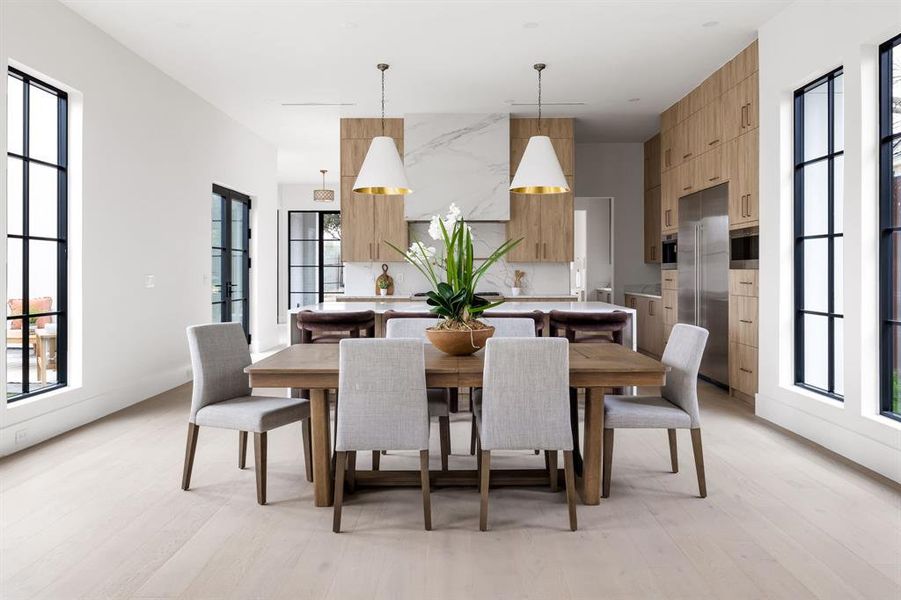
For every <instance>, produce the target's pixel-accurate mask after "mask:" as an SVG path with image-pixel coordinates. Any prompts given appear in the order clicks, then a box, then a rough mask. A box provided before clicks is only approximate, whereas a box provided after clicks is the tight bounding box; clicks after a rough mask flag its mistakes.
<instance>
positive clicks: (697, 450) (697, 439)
mask: <svg viewBox="0 0 901 600" xmlns="http://www.w3.org/2000/svg"><path fill="white" fill-rule="evenodd" d="M691 447H692V449H693V450H694V454H695V471H697V473H698V492H700V495H701V498H706V497H707V476H706V475H705V474H704V451H703V449H702V448H701V430H700V429H692V430H691Z"/></svg>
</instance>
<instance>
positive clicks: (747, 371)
mask: <svg viewBox="0 0 901 600" xmlns="http://www.w3.org/2000/svg"><path fill="white" fill-rule="evenodd" d="M738 370H739V371H741V372H742V373H753V372H754V371H749V370H747V369H746V368H744V367H738Z"/></svg>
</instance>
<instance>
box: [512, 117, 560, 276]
mask: <svg viewBox="0 0 901 600" xmlns="http://www.w3.org/2000/svg"><path fill="white" fill-rule="evenodd" d="M540 133H541V135H547V136H549V137H550V138H551V143H552V144H553V146H554V150H555V151H556V153H557V159H558V160H559V161H560V166H561V168H562V169H563V174H564V175H565V176H566V180H567V181H568V182H569V187H570V190H571V191H569V192H567V193H565V194H543V195H532V194H514V193H511V194H510V220H509V221H507V239H518V238H523V240H522V242H520V243H519V245H518V246H516V248H514V249H513V250H511V251H510V253H509V254H508V255H507V260H508V261H509V262H572V260H573V209H574V206H573V196H574V192H573V191H572V190H574V189H575V188H574V185H575V181H574V176H575V147H574V138H573V120H572V119H542V120H541V131H540ZM538 134H539V130H538V119H510V177H511V178H512V177H513V175H514V173H516V168H517V167H518V166H519V161H520V160H521V159H522V155H523V152H524V151H525V148H526V145H527V144H528V142H529V138H530V137H531V136H533V135H538Z"/></svg>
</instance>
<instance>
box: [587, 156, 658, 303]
mask: <svg viewBox="0 0 901 600" xmlns="http://www.w3.org/2000/svg"><path fill="white" fill-rule="evenodd" d="M576 173H578V175H577V176H576V196H608V197H612V198H613V263H614V265H613V266H614V272H615V276H614V299H615V301H616V302H617V303H618V304H622V303H623V302H624V298H623V288H624V287H626V286H631V285H638V286H641V285H647V284H659V283H660V266H659V265H656V264H645V262H644V245H643V239H644V238H643V236H644V144H641V143H596V144H576ZM580 208H581V207H580ZM592 259H593V255H592V254H591V253H590V250H589V257H588V262H589V268H590V264H591V262H592ZM595 287H597V285H594V284H593V283H592V287H591V288H589V289H593V288H595Z"/></svg>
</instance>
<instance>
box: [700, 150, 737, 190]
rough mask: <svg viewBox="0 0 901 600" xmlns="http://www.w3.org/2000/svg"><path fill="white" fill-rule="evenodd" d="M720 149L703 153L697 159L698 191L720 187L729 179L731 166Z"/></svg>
mask: <svg viewBox="0 0 901 600" xmlns="http://www.w3.org/2000/svg"><path fill="white" fill-rule="evenodd" d="M725 155H726V152H724V151H723V148H722V147H719V148H715V149H714V150H710V151H709V152H705V153H704V154H702V155H701V157H700V158H699V159H698V161H697V162H698V178H697V183H698V187H699V188H700V189H704V188H708V187H713V186H715V185H720V184H721V183H724V182H725V181H727V180H728V179H729V174H730V167H731V165H730V164H729V163H728V162H727V161H726V156H725Z"/></svg>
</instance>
